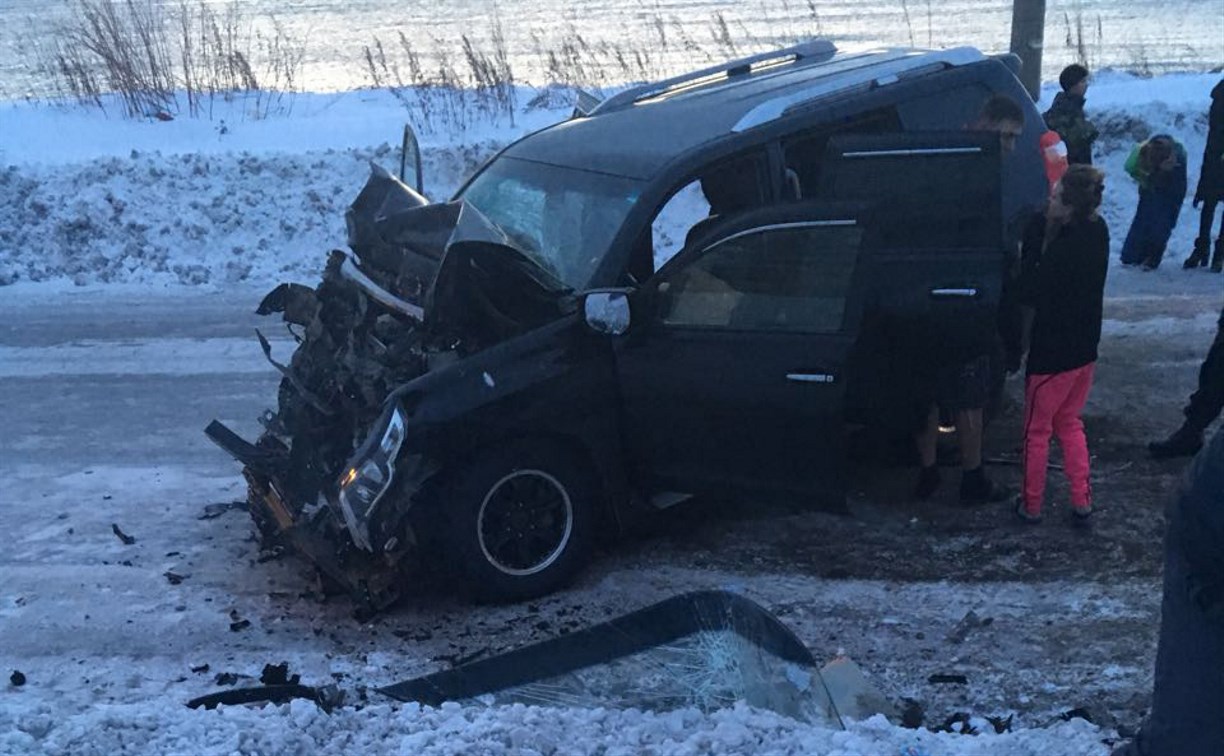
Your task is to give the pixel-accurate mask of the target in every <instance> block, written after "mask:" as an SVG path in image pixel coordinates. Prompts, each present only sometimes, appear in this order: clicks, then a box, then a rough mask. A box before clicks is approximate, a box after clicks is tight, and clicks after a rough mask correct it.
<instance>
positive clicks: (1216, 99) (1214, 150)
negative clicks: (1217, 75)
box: [1194, 79, 1224, 202]
mask: <svg viewBox="0 0 1224 756" xmlns="http://www.w3.org/2000/svg"><path fill="white" fill-rule="evenodd" d="M1194 201H1195V202H1200V201H1203V202H1212V201H1215V202H1219V201H1224V79H1221V80H1220V83H1219V84H1216V85H1215V89H1212V90H1211V111H1210V112H1209V114H1208V116H1207V146H1206V147H1204V148H1203V168H1202V170H1201V171H1200V172H1199V182H1198V191H1196V192H1195V193H1194Z"/></svg>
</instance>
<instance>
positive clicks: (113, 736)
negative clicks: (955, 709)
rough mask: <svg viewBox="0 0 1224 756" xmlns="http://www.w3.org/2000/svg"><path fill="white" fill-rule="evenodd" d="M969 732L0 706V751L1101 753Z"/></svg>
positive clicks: (682, 715)
mask: <svg viewBox="0 0 1224 756" xmlns="http://www.w3.org/2000/svg"><path fill="white" fill-rule="evenodd" d="M977 724H979V725H980V726H981V728H982V729H983V731H984V732H987V733H989V734H981V735H977V736H966V735H962V734H951V733H942V734H940V733H932V732H928V731H926V730H905V729H900V728H897V727H893V726H892V725H890V724H888V722H886V721H885V720H884V719H883V718H882V717H878V716H877V717H873V718H872V719H869V720H867V721H865V722H861V723H855V724H852V725H851V726H850V728H849V729H848V730H845V731H835V730H828V729H821V728H815V727H810V726H807V725H804V724H800V723H798V722H795V721H793V720H790V719H786V718H785V717H781V716H778V715H776V714H773V713H771V712H764V711H759V710H753V709H749V708H746V707H737V708H735V709H729V710H722V711H716V712H714V713H712V714H708V715H707V714H702V713H700V712H697V711H694V710H683V711H675V712H669V713H666V714H652V713H643V712H639V711H633V710H630V711H613V710H606V709H571V708H566V709H557V708H541V707H534V706H532V707H527V706H522V705H514V706H504V707H490V708H479V707H460V706H459V705H457V704H443V705H442V707H441V708H438V709H431V708H420V707H417V706H411V705H410V706H392V705H386V704H381V703H377V704H374V705H370V706H366V707H365V708H362V709H360V710H357V709H342V710H339V711H337V712H335V713H333V714H331V715H328V714H324V713H323V712H322V711H320V710H319V709H318V708H317V707H316V706H315V705H314V704H313V703H308V702H304V701H295V702H293V703H291V704H288V705H284V706H268V707H265V708H263V709H258V708H246V707H221V708H220V709H218V710H217V711H192V710H189V709H187V708H185V707H183V706H182V705H181V704H176V703H173V702H168V701H160V702H159V701H151V702H149V703H146V704H134V705H113V706H98V707H94V708H92V709H89V710H87V711H84V712H80V713H77V714H73V715H69V716H67V717H64V716H63V712H57V711H55V710H53V709H51V708H50V707H47V706H45V705H43V706H32V707H29V708H28V709H27V708H24V707H22V706H21V705H20V704H16V705H6V706H5V707H0V733H3V734H0V752H3V753H24V754H30V755H31V756H33V755H35V754H61V753H71V754H75V755H76V756H121V755H122V754H141V753H158V754H192V756H210V755H211V754H227V755H228V754H244V755H245V754H259V755H260V756H274V755H275V754H302V753H327V752H336V751H337V749H339V751H338V752H347V753H361V754H371V755H373V754H414V755H415V756H441V755H442V754H448V755H449V754H483V755H485V756H503V755H504V756H552V755H554V754H606V755H607V756H670V755H675V756H690V755H691V756H700V755H701V754H719V756H736V755H738V754H743V755H744V756H765V755H766V754H777V755H778V756H781V755H783V754H794V755H795V756H800V755H803V756H806V755H807V754H822V756H865V755H866V754H881V755H882V756H883V755H887V756H892V755H893V754H896V755H897V756H958V755H963V756H970V755H971V754H972V755H974V756H980V754H983V753H989V754H992V756H1030V755H1031V754H1035V753H1044V754H1055V753H1057V754H1060V755H1061V756H1081V755H1082V756H1089V755H1091V756H1098V755H1102V756H1103V755H1104V754H1107V753H1108V752H1109V749H1108V748H1107V747H1106V746H1105V745H1104V744H1103V743H1102V741H1101V733H1100V731H1099V730H1097V728H1096V727H1094V726H1093V725H1091V724H1088V723H1087V722H1085V721H1084V720H1078V719H1077V720H1072V721H1070V722H1063V723H1059V724H1057V725H1054V726H1052V727H1050V728H1048V729H1045V730H1022V731H1018V732H1014V733H1006V734H1002V735H996V734H994V730H993V728H992V727H991V726H990V724H989V723H987V722H985V721H982V722H980V723H977Z"/></svg>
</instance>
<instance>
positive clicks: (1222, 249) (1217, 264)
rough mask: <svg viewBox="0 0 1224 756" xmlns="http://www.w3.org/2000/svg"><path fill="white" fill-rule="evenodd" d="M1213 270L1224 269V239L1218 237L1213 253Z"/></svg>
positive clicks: (1217, 271) (1215, 271)
mask: <svg viewBox="0 0 1224 756" xmlns="http://www.w3.org/2000/svg"><path fill="white" fill-rule="evenodd" d="M1211 271H1212V272H1213V273H1219V272H1221V271H1224V239H1216V243H1215V252H1214V253H1213V254H1212V255H1211Z"/></svg>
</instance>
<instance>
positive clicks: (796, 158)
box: [782, 108, 901, 200]
mask: <svg viewBox="0 0 1224 756" xmlns="http://www.w3.org/2000/svg"><path fill="white" fill-rule="evenodd" d="M900 130H901V121H900V120H899V119H898V117H897V112H896V111H895V110H894V109H892V108H884V109H881V110H875V111H872V112H870V113H863V114H861V115H858V116H855V117H854V118H851V119H849V120H847V121H845V122H843V123H839V124H827V125H825V126H822V127H820V128H819V129H816V130H813V131H809V132H806V133H803V134H800V135H798V136H795V137H792V138H790V139H787V140H785V141H784V142H783V143H782V152H783V156H784V158H783V159H784V161H785V164H786V185H787V192H788V195H787V198H788V199H792V200H799V199H811V198H813V197H816V196H817V187H819V186H820V172H821V168H822V163H823V161H824V157H825V148H826V147H827V146H828V144H829V139H830V138H831V137H832V136H833V135H834V134H887V133H891V132H894V131H900Z"/></svg>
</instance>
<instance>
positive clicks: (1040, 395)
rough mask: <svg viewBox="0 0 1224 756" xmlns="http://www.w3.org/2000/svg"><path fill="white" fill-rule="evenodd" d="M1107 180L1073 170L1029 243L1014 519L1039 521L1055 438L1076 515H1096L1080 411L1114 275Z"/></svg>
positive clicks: (1077, 168)
mask: <svg viewBox="0 0 1224 756" xmlns="http://www.w3.org/2000/svg"><path fill="white" fill-rule="evenodd" d="M1103 191H1104V176H1103V175H1102V174H1101V172H1100V171H1098V170H1096V169H1095V168H1093V167H1091V166H1087V165H1073V166H1071V167H1070V168H1069V169H1068V170H1067V173H1066V175H1064V176H1063V177H1062V179H1061V180H1060V181H1059V182H1058V185H1057V186H1056V187H1055V192H1054V196H1053V197H1051V198H1050V205H1049V208H1048V209H1047V211H1046V214H1045V217H1044V218H1037V219H1035V220H1034V222H1033V223H1032V224H1031V225H1030V226H1029V228H1028V229H1027V231H1026V233H1025V236H1024V244H1023V252H1022V265H1023V268H1024V270H1023V273H1022V277H1021V301H1022V302H1023V304H1024V308H1025V328H1024V333H1025V335H1026V338H1025V340H1024V344H1025V346H1027V347H1028V349H1027V350H1026V351H1027V352H1028V363H1027V365H1028V370H1027V373H1028V375H1027V378H1026V379H1025V391H1024V460H1023V462H1024V490H1023V491H1022V492H1021V493H1020V496H1019V497H1017V502H1016V513H1017V514H1018V515H1019V516H1020V517H1021V518H1023V519H1025V520H1027V521H1029V522H1037V521H1039V520H1040V519H1041V507H1042V503H1043V499H1044V497H1045V484H1046V465H1047V463H1048V461H1049V454H1050V437H1051V436H1052V435H1057V436H1058V442H1059V445H1060V446H1061V447H1062V450H1063V458H1064V465H1063V467H1064V469H1065V470H1066V473H1067V479H1068V481H1069V482H1070V485H1071V511H1072V512H1073V513H1074V514H1075V515H1077V516H1079V517H1087V516H1088V515H1089V514H1091V513H1092V490H1091V487H1090V486H1089V482H1088V459H1089V458H1088V441H1087V439H1086V437H1085V436H1084V422H1083V420H1082V419H1081V418H1080V412H1081V411H1082V410H1083V408H1084V402H1086V401H1087V399H1088V392H1089V391H1090V390H1091V389H1092V375H1093V369H1094V368H1095V366H1096V359H1097V345H1098V344H1099V343H1100V340H1101V317H1102V307H1103V302H1104V298H1105V275H1106V271H1107V270H1108V268H1109V229H1108V228H1107V227H1106V225H1105V221H1104V220H1102V219H1101V217H1100V216H1099V215H1097V208H1098V207H1100V205H1101V196H1102V193H1103Z"/></svg>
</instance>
